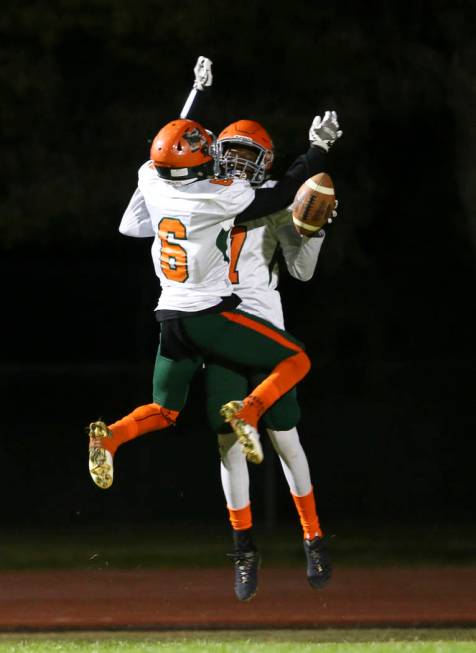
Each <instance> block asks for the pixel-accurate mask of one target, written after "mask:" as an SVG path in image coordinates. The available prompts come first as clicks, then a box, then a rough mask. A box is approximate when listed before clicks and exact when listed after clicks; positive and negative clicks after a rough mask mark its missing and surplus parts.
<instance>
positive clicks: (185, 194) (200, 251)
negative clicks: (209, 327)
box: [138, 161, 254, 312]
mask: <svg viewBox="0 0 476 653" xmlns="http://www.w3.org/2000/svg"><path fill="white" fill-rule="evenodd" d="M138 187H139V190H140V192H141V193H142V195H143V197H144V201H145V204H146V207H147V210H148V212H149V215H150V220H151V226H152V229H153V232H154V234H155V236H154V242H153V245H152V258H153V262H154V267H155V271H156V274H157V276H158V277H159V279H160V284H161V287H162V292H161V295H160V298H159V304H158V306H157V308H159V309H167V310H178V311H192V312H193V311H199V310H203V309H206V308H210V307H211V306H215V305H216V304H218V303H219V302H220V301H221V299H222V298H223V297H227V296H229V295H231V294H232V285H231V283H230V281H229V279H228V262H227V260H226V257H225V251H224V245H225V242H226V239H225V238H224V237H223V236H226V232H227V231H228V230H229V229H230V228H231V227H232V226H233V221H234V218H235V217H236V215H238V214H239V213H241V212H242V211H244V209H245V208H246V207H247V206H248V205H249V204H250V203H251V202H252V201H253V199H254V190H253V189H252V188H251V186H250V184H249V183H248V182H247V181H245V180H231V179H230V180H215V179H204V180H201V181H195V182H191V183H188V184H187V183H185V184H175V183H170V182H166V181H164V180H162V179H160V177H158V175H157V171H156V170H155V167H154V165H153V163H152V162H150V161H148V162H147V163H145V164H144V165H143V166H142V167H141V168H140V169H139V181H138ZM224 232H225V233H224Z"/></svg>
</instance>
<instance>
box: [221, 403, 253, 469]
mask: <svg viewBox="0 0 476 653" xmlns="http://www.w3.org/2000/svg"><path fill="white" fill-rule="evenodd" d="M242 408H243V402H242V401H229V402H228V403H227V404H225V405H224V406H222V407H221V409H220V414H221V416H222V417H223V418H224V419H225V421H226V422H228V423H229V424H230V426H231V428H232V429H233V431H234V432H235V435H236V437H237V438H238V441H239V442H240V444H241V447H242V449H243V453H244V454H245V456H246V459H247V460H249V462H250V463H254V464H255V465H258V464H259V463H261V462H262V461H263V449H262V447H261V444H260V441H259V433H258V431H257V430H256V429H255V427H254V426H252V425H251V424H249V423H248V422H246V421H245V420H244V419H241V418H240V417H239V416H238V417H237V415H238V414H239V412H240V410H241V409H242Z"/></svg>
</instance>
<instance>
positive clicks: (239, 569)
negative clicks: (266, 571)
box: [228, 551, 261, 601]
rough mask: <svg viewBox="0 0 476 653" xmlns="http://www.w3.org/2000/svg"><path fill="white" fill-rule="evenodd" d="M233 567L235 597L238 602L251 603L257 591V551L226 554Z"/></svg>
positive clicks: (258, 558)
mask: <svg viewBox="0 0 476 653" xmlns="http://www.w3.org/2000/svg"><path fill="white" fill-rule="evenodd" d="M228 555H229V557H230V558H232V559H233V563H234V565H235V584H234V589H235V596H236V598H237V599H238V601H251V599H252V598H253V597H254V596H255V594H256V592H257V590H258V569H259V565H260V562H261V558H260V554H259V553H258V551H236V552H235V553H230V554H228Z"/></svg>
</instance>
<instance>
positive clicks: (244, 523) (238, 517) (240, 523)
mask: <svg viewBox="0 0 476 653" xmlns="http://www.w3.org/2000/svg"><path fill="white" fill-rule="evenodd" d="M227 508H228V515H229V517H230V524H231V527H232V528H233V530H234V531H245V530H247V529H249V528H251V527H252V526H253V518H252V516H251V505H250V504H248V505H247V506H245V507H244V508H239V509H238V510H235V509H234V508H230V506H227Z"/></svg>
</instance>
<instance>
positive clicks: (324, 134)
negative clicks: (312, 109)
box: [309, 111, 342, 152]
mask: <svg viewBox="0 0 476 653" xmlns="http://www.w3.org/2000/svg"><path fill="white" fill-rule="evenodd" d="M341 136H342V130H341V129H339V123H338V121H337V113H336V112H335V111H326V112H325V114H324V118H323V119H322V120H321V116H315V118H314V120H313V121H312V125H311V128H310V129H309V140H310V141H311V145H314V146H316V147H322V149H324V150H325V151H326V152H327V151H328V150H329V148H330V146H331V145H332V144H333V143H335V142H336V140H337V139H338V138H340V137H341Z"/></svg>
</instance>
